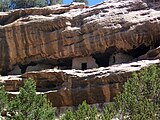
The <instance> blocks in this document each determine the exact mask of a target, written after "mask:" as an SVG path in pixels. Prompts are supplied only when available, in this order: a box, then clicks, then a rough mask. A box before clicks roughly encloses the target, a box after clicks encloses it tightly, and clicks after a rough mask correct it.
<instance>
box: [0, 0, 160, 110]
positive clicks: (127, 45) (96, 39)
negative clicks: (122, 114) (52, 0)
mask: <svg viewBox="0 0 160 120" xmlns="http://www.w3.org/2000/svg"><path fill="white" fill-rule="evenodd" d="M159 46H160V3H159V1H155V0H154V1H149V0H111V1H108V2H107V1H106V2H102V3H100V4H97V5H95V6H91V7H88V6H86V5H85V4H71V5H53V6H49V7H44V8H29V9H18V10H13V11H10V12H6V13H0V73H1V75H3V77H0V82H2V83H4V85H5V89H6V90H7V91H10V92H12V93H11V94H12V95H13V94H16V92H17V91H18V90H19V87H21V86H22V85H23V81H24V80H25V79H26V78H28V77H31V78H33V79H34V80H35V81H36V83H37V91H39V92H44V93H45V94H47V96H48V98H49V99H50V101H52V103H53V105H54V106H58V107H60V106H70V105H78V104H79V103H81V102H82V101H83V100H87V102H88V103H91V104H95V103H103V102H109V101H112V99H113V97H114V96H115V95H116V94H117V93H119V92H120V91H121V89H122V85H123V83H124V82H125V81H126V80H127V79H128V78H129V77H130V74H131V73H132V72H134V71H139V70H140V69H141V68H143V67H146V66H148V65H150V64H158V63H159V62H160V61H159V58H160V47H159ZM111 65H112V66H111ZM46 69H50V70H46ZM57 69H61V70H57ZM71 69H72V70H71ZM75 69H77V70H75ZM86 69H89V70H86ZM40 70H42V71H40ZM29 71H40V72H29ZM28 72H29V73H28ZM15 74H19V75H16V76H8V77H7V76H4V75H15ZM21 74H22V75H21Z"/></svg>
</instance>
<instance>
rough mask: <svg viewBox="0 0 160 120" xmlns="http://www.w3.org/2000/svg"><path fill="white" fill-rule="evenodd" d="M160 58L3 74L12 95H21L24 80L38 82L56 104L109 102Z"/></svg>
mask: <svg viewBox="0 0 160 120" xmlns="http://www.w3.org/2000/svg"><path fill="white" fill-rule="evenodd" d="M159 63H160V60H159V59H157V60H142V61H138V62H131V63H128V64H117V65H113V66H110V67H105V68H104V67H101V68H95V69H88V70H85V71H82V70H57V69H48V70H43V71H40V72H28V73H25V74H23V75H17V76H16V75H15V76H7V77H0V83H3V84H4V86H5V89H6V91H8V92H9V94H10V96H15V95H16V94H18V90H19V87H21V86H23V82H24V80H26V79H27V78H32V79H34V80H35V81H36V87H37V91H38V92H40V93H42V94H46V95H47V97H48V99H49V100H50V101H51V102H52V104H53V106H56V107H62V106H73V105H78V104H80V103H82V101H84V100H86V101H87V102H88V103H90V104H97V103H106V102H110V101H112V100H113V97H115V96H116V95H117V94H118V93H120V92H121V91H122V85H123V84H124V82H125V81H126V80H127V79H128V78H129V77H130V76H131V74H132V73H133V72H135V71H139V70H141V69H143V68H144V67H146V66H149V65H151V64H159Z"/></svg>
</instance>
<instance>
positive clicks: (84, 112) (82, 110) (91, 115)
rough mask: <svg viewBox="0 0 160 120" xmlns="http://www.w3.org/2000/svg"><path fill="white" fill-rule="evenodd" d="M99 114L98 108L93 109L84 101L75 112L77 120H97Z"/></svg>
mask: <svg viewBox="0 0 160 120" xmlns="http://www.w3.org/2000/svg"><path fill="white" fill-rule="evenodd" d="M97 115H98V111H97V108H96V107H94V108H93V109H92V108H91V107H90V106H89V105H88V104H87V103H86V101H84V102H83V103H82V105H80V106H79V107H78V110H77V111H76V112H75V120H96V117H97Z"/></svg>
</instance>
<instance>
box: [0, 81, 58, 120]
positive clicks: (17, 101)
mask: <svg viewBox="0 0 160 120" xmlns="http://www.w3.org/2000/svg"><path fill="white" fill-rule="evenodd" d="M0 95H2V96H3V97H2V98H4V97H5V96H6V92H5V91H2V92H0ZM5 100H6V101H8V98H5ZM3 103H5V102H4V100H3ZM2 107H3V106H2ZM3 108H5V107H3ZM6 110H7V116H6V119H7V120H54V119H55V109H54V108H53V107H52V106H51V104H50V103H49V102H48V100H47V98H46V97H45V96H44V95H42V94H39V95H37V94H36V85H35V83H34V82H33V80H32V79H28V80H27V81H26V82H25V84H24V87H22V88H20V93H19V94H18V95H17V96H16V97H15V98H13V99H11V100H10V101H8V102H7V107H6Z"/></svg>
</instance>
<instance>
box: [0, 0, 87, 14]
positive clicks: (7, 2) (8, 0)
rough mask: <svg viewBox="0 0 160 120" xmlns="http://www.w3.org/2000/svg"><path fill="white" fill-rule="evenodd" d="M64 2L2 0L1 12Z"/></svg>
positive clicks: (0, 2)
mask: <svg viewBox="0 0 160 120" xmlns="http://www.w3.org/2000/svg"><path fill="white" fill-rule="evenodd" d="M73 2H85V3H86V4H88V0H73ZM62 3H63V0H0V12H5V11H8V10H12V9H19V8H31V7H44V6H47V5H55V4H62Z"/></svg>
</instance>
